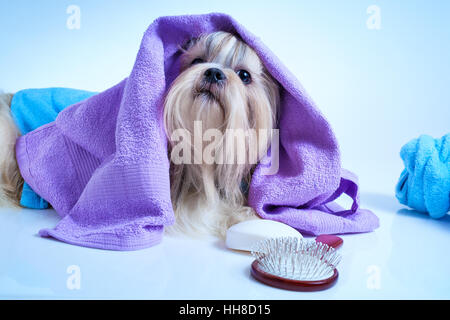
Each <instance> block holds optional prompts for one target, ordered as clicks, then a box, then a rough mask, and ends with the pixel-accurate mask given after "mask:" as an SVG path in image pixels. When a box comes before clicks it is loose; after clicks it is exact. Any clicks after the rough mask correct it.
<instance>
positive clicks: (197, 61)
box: [191, 58, 205, 64]
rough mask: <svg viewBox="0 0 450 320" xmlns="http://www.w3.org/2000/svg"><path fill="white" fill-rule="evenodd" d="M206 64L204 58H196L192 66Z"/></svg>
mask: <svg viewBox="0 0 450 320" xmlns="http://www.w3.org/2000/svg"><path fill="white" fill-rule="evenodd" d="M203 62H205V61H204V60H203V59H202V58H195V59H194V60H192V62H191V64H197V63H203Z"/></svg>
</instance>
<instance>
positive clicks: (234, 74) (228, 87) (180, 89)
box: [164, 32, 279, 137]
mask: <svg viewBox="0 0 450 320" xmlns="http://www.w3.org/2000/svg"><path fill="white" fill-rule="evenodd" d="M183 51H184V52H183V54H182V57H181V73H180V75H179V76H178V77H177V78H176V80H175V81H174V83H173V84H172V86H171V88H170V90H169V92H168V94H167V98H166V102H165V108H164V111H165V126H166V130H167V134H168V136H169V137H170V136H171V134H172V133H173V131H174V130H176V129H179V128H182V129H187V130H189V131H190V132H191V133H193V132H194V131H193V130H194V121H201V122H202V126H203V130H207V129H211V128H215V129H219V130H221V131H224V130H226V129H243V130H247V129H272V128H273V126H274V125H275V119H276V113H277V105H278V99H279V92H278V91H279V89H278V86H277V84H276V83H275V81H274V80H273V79H272V78H271V77H270V75H269V74H268V73H267V71H266V70H265V68H264V66H263V64H262V63H261V60H260V59H259V57H258V56H257V54H256V53H255V52H254V51H253V50H252V49H251V48H250V47H249V46H248V45H246V44H245V43H244V42H242V41H241V40H239V39H238V38H236V37H235V36H233V35H232V34H230V33H226V32H215V33H211V34H209V35H205V36H201V37H199V38H195V39H191V40H190V41H189V42H188V43H187V44H186V45H185V47H184V48H183Z"/></svg>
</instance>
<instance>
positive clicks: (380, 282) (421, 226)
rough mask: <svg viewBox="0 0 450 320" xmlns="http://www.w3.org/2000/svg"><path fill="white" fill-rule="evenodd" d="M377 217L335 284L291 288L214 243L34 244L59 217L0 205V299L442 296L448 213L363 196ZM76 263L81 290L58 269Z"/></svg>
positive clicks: (446, 293) (448, 259) (348, 239)
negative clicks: (254, 272) (273, 283)
mask: <svg viewBox="0 0 450 320" xmlns="http://www.w3.org/2000/svg"><path fill="white" fill-rule="evenodd" d="M362 202H363V204H364V206H365V207H369V208H371V209H372V210H374V212H376V214H377V215H378V216H379V217H380V221H381V226H380V228H379V229H378V230H376V231H375V232H373V233H368V234H354V235H344V236H342V238H343V239H344V244H343V246H342V247H341V248H340V249H339V251H340V253H341V254H342V256H343V257H342V262H341V263H340V264H339V267H338V270H339V272H340V276H339V279H338V282H337V283H336V285H335V286H334V287H332V288H330V289H328V290H326V291H322V292H309V293H305V292H290V291H284V290H281V289H276V288H272V287H268V286H265V285H263V284H261V283H259V282H257V281H256V280H254V279H253V278H251V276H250V264H251V262H252V260H253V259H252V257H251V255H250V254H247V253H242V252H237V251H231V250H229V249H226V248H225V246H224V244H223V243H221V242H220V241H218V240H215V239H208V240H193V239H184V238H171V237H167V236H166V237H165V238H164V239H163V242H162V243H161V244H159V245H157V246H155V247H152V248H149V249H145V250H140V251H133V252H116V251H102V250H96V249H89V248H83V247H77V246H72V245H69V244H65V243H62V242H58V241H55V240H50V239H44V238H40V237H39V236H38V235H37V231H38V230H39V229H40V228H43V227H49V226H52V225H55V224H56V222H57V221H58V218H57V216H56V213H55V212H53V211H52V210H47V211H33V210H7V209H0V246H1V247H0V248H1V253H2V256H1V259H0V297H1V298H8V299H9V298H40V299H48V298H86V299H91V298H124V299H132V298H136V299H369V298H370V299H410V298H413V299H416V298H420V299H432V298H435V299H442V298H445V299H449V298H450V277H449V274H450V255H449V254H448V253H449V247H448V243H449V231H450V230H449V228H450V217H449V216H447V217H445V218H444V219H442V220H438V221H437V220H432V219H430V218H428V217H427V216H425V215H423V214H420V213H416V212H414V211H410V210H406V209H402V207H401V206H400V205H399V204H398V203H397V202H396V200H395V199H393V198H392V197H389V196H386V195H382V194H363V195H362ZM72 265H75V266H78V267H79V271H80V275H81V277H80V289H79V290H76V289H75V290H70V289H69V288H68V287H67V281H68V280H69V281H70V279H71V278H70V277H71V274H68V273H67V269H68V268H69V267H70V266H72Z"/></svg>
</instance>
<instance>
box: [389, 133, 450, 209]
mask: <svg viewBox="0 0 450 320" xmlns="http://www.w3.org/2000/svg"><path fill="white" fill-rule="evenodd" d="M400 156H401V158H402V159H403V162H404V164H405V169H404V170H403V172H402V173H401V175H400V179H399V181H398V184H397V187H396V197H397V199H398V200H399V201H400V203H402V204H404V205H407V206H409V207H411V208H413V209H416V210H418V211H422V212H427V213H429V215H430V216H431V217H433V218H441V217H443V216H445V215H446V213H447V212H448V211H449V210H450V203H449V202H450V133H449V134H447V135H445V136H443V137H442V138H440V139H433V138H432V137H430V136H428V135H422V136H420V137H419V138H417V139H414V140H411V141H410V142H408V143H407V144H406V145H404V146H403V147H402V149H401V151H400Z"/></svg>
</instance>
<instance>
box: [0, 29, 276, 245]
mask: <svg viewBox="0 0 450 320" xmlns="http://www.w3.org/2000/svg"><path fill="white" fill-rule="evenodd" d="M181 51H182V56H181V73H180V75H179V76H178V77H177V78H176V79H175V81H174V82H173V84H172V86H171V87H170V89H169V90H168V92H167V95H166V99H165V103H164V127H165V130H166V134H167V137H168V140H169V152H170V154H169V157H171V159H172V154H171V153H172V151H174V150H175V148H176V141H173V139H172V138H173V134H174V133H176V132H177V130H179V129H182V130H185V131H187V132H189V133H190V134H192V135H193V136H195V132H194V131H195V130H194V121H201V123H202V129H203V132H204V131H205V130H207V129H216V130H217V131H219V132H221V133H223V134H224V135H223V136H222V138H221V139H220V140H219V141H214V157H215V159H219V158H221V159H223V160H224V161H222V162H221V163H220V162H219V163H205V162H204V161H203V162H202V161H196V160H195V159H196V158H195V157H196V156H195V155H196V151H195V150H194V149H195V148H194V143H192V141H189V144H190V148H192V151H193V152H192V154H194V161H193V162H192V163H180V164H176V163H174V161H171V168H170V179H171V197H172V203H173V207H174V212H175V217H176V222H175V224H174V225H173V226H171V227H169V228H167V229H166V230H168V232H169V233H172V234H173V233H179V232H182V233H185V234H191V235H200V234H214V235H217V236H222V237H223V236H224V235H225V232H226V230H227V228H228V227H229V226H231V225H233V224H235V223H238V222H240V221H243V220H247V219H252V218H256V215H255V213H254V211H253V210H252V209H251V208H250V207H248V206H247V203H246V201H247V200H246V195H245V191H244V190H243V188H242V186H243V185H247V186H248V184H249V182H250V177H251V173H252V169H253V168H254V166H255V163H253V162H252V163H250V161H249V160H250V159H249V158H248V157H245V162H239V161H236V159H230V157H231V156H230V153H229V150H228V149H226V145H227V141H229V140H230V139H234V137H233V136H228V135H227V134H226V133H227V132H229V131H232V130H233V129H234V130H235V129H238V130H243V131H244V132H245V131H246V130H249V129H256V131H255V132H256V134H255V135H248V136H247V137H246V142H247V143H245V147H244V149H241V148H240V147H242V146H237V147H238V148H240V149H239V150H236V152H237V157H239V155H238V154H239V152H241V153H242V152H245V153H246V154H247V153H249V146H254V145H258V146H262V148H260V149H259V152H258V153H257V159H256V160H260V159H261V157H262V156H264V155H265V153H266V152H267V149H268V147H269V144H270V140H271V129H272V128H274V127H275V126H276V119H277V113H278V106H279V88H278V85H277V83H276V81H275V80H273V79H272V78H271V76H270V75H269V74H268V72H267V71H266V70H265V68H264V66H263V64H262V62H261V61H260V59H259V57H258V56H257V54H256V53H255V52H254V51H253V50H252V49H251V48H250V47H249V46H247V45H246V44H245V43H244V42H243V41H241V40H240V39H238V38H237V37H236V36H234V35H232V34H230V33H226V32H215V33H211V34H208V35H204V36H200V37H198V38H195V39H191V40H190V41H189V42H188V43H186V44H185V45H184V46H183V47H182V48H181ZM198 59H201V61H200V60H198ZM192 62H199V63H194V64H193V63H192ZM210 68H217V69H220V70H221V71H222V72H223V75H224V76H225V77H226V79H224V80H223V81H220V82H219V83H210V82H208V81H206V80H205V72H206V71H207V70H208V69H210ZM240 70H246V71H247V72H248V73H249V74H250V76H251V82H250V83H247V84H246V83H244V82H243V80H241V78H240V76H239V75H238V72H239V71H240ZM2 97H3V103H2V102H0V146H1V148H0V173H1V180H0V183H1V187H2V194H3V195H4V196H6V198H7V199H8V200H9V202H11V203H14V204H16V205H18V204H19V199H20V193H21V190H22V185H23V179H22V177H21V176H20V173H19V170H18V166H17V163H16V161H15V155H14V144H15V140H16V138H17V137H18V136H19V132H18V129H17V128H16V126H15V125H14V122H13V120H12V118H11V114H10V109H9V105H8V98H9V100H10V98H11V96H7V95H3V96H2ZM9 102H10V101H9ZM230 129H231V130H230ZM260 129H265V130H267V132H268V134H265V135H262V134H259V132H260V131H259V130H260ZM203 132H201V134H202V135H203ZM206 147H207V144H206V143H204V142H201V145H200V148H201V149H202V151H203V150H204V148H206ZM236 152H234V153H233V157H234V154H235V153H236ZM197 160H198V159H197ZM0 201H1V199H0Z"/></svg>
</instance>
